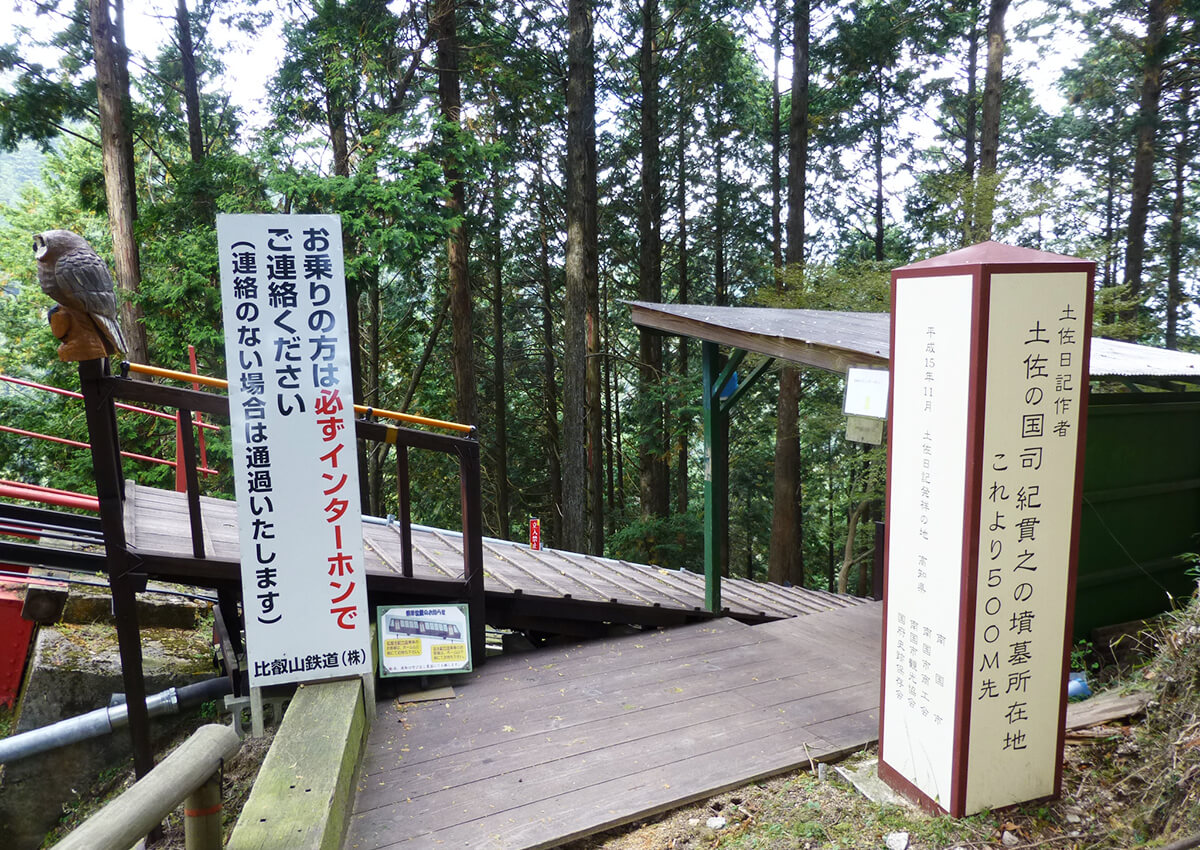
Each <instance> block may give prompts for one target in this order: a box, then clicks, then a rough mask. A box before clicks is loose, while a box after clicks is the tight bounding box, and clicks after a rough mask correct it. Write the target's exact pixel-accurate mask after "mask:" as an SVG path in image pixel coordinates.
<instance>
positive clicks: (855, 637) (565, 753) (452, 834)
mask: <svg viewBox="0 0 1200 850" xmlns="http://www.w3.org/2000/svg"><path fill="white" fill-rule="evenodd" d="M787 622H789V623H790V624H791V627H790V628H789V629H782V628H779V627H776V626H773V624H767V625H766V626H762V625H760V626H753V627H751V626H745V625H740V624H736V623H734V624H731V621H728V620H718V621H714V622H711V623H704V624H697V625H693V626H687V627H682V628H679V629H668V630H662V631H659V632H654V633H645V634H634V635H627V636H623V637H620V638H612V639H608V640H598V641H592V642H587V643H581V644H575V645H572V646H569V647H558V648H551V649H545V650H536V651H532V652H528V653H524V654H521V655H515V656H509V657H504V658H501V659H498V660H495V661H493V662H491V663H489V664H488V665H486V666H485V667H483V668H481V669H480V670H478V671H476V672H474V673H472V674H470V675H468V676H464V677H460V678H459V679H458V680H456V684H455V694H456V697H455V699H453V700H447V701H442V702H436V703H407V704H406V703H403V702H402V699H403V698H402V697H401V698H400V700H392V701H388V702H382V703H380V704H379V705H378V711H377V715H376V721H375V724H374V726H373V727H372V733H371V738H370V741H369V742H368V752H367V754H366V755H365V757H364V761H363V765H362V769H361V772H360V776H359V784H358V785H359V791H358V795H357V798H356V802H355V812H354V815H353V816H352V818H351V823H350V831H349V836H348V838H347V842H346V847H348V848H355V850H359V848H361V850H382V848H389V847H396V848H401V847H402V848H406V850H419V848H426V847H429V848H433V847H438V848H446V847H455V848H458V847H470V848H488V850H531V848H541V847H553V846H556V845H558V844H561V843H563V842H564V841H567V840H570V839H572V838H576V837H579V836H582V835H587V834H590V833H592V832H596V831H599V830H602V829H606V828H609V827H611V826H615V825H618V824H622V823H628V822H631V821H633V820H636V819H638V818H641V817H645V816H647V815H649V814H653V813H655V812H658V811H663V810H665V809H667V808H670V807H672V806H675V805H681V804H683V803H685V802H688V801H691V800H695V799H699V798H701V797H703V796H707V795H710V794H713V793H717V792H719V791H721V790H724V789H726V788H729V787H733V786H735V785H738V784H742V783H745V782H749V781H753V780H754V779H757V778H761V777H763V776H767V775H771V774H774V773H779V772H782V771H785V770H789V769H793V768H795V767H797V766H800V765H806V764H808V763H809V760H810V759H812V760H819V759H821V758H823V757H829V756H832V755H834V754H840V753H842V752H845V751H846V750H848V749H852V748H855V747H861V746H863V745H865V744H866V743H868V742H870V741H873V740H874V739H875V737H876V735H877V733H878V725H879V712H878V706H879V640H880V631H881V609H880V606H879V605H877V604H871V605H863V606H854V607H852V608H842V609H837V610H834V611H826V612H823V613H818V614H812V615H809V616H805V617H799V618H796V619H794V620H789V621H787Z"/></svg>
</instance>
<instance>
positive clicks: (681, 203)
mask: <svg viewBox="0 0 1200 850" xmlns="http://www.w3.org/2000/svg"><path fill="white" fill-rule="evenodd" d="M684 112H685V110H682V109H681V110H680V115H679V148H678V151H677V153H676V156H677V159H678V162H677V168H678V183H677V184H676V186H675V215H676V216H677V217H678V218H679V249H678V256H677V258H676V262H677V274H678V278H679V303H680V304H687V303H688V298H689V297H690V295H691V293H690V292H689V291H688V290H689V287H690V286H691V281H690V279H689V276H690V270H689V269H688V230H687V227H688V224H687V119H686V118H685V117H684ZM677 361H678V364H677V365H678V367H679V376H680V378H682V380H681V381H680V385H681V386H684V387H686V386H688V338H687V337H686V336H682V335H681V336H680V337H679V356H678V358H677ZM686 408H687V405H682V404H681V405H680V406H679V422H678V424H677V426H676V427H677V428H678V429H679V436H678V440H677V443H676V447H675V450H676V453H677V460H676V462H675V510H676V511H677V512H678V513H681V514H684V513H687V509H688V490H689V487H688V434H689V432H690V431H691V429H692V417H691V415H689V414H688V413H687V412H686Z"/></svg>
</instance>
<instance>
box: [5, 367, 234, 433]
mask: <svg viewBox="0 0 1200 850" xmlns="http://www.w3.org/2000/svg"><path fill="white" fill-rule="evenodd" d="M0 381H7V382H8V383H10V384H17V385H18V386H22V387H29V388H30V389H35V390H45V391H46V392H48V393H56V394H57V395H65V396H67V397H68V398H83V393H77V392H74V391H72V390H64V389H63V388H62V387H54V386H51V385H49V384H39V383H37V382H36V381H26V380H22V379H21V378H14V377H12V376H11V375H0ZM116 406H117V407H118V408H119V409H121V410H130V411H133V412H134V413H144V414H146V415H147V416H154V417H157V418H158V419H174V418H175V417H174V416H172V415H171V414H169V413H163V412H162V411H161V410H151V409H150V408H148V407H138V406H137V405H133V404H125V403H123V402H120V401H118V402H117V403H116ZM196 425H197V426H198V427H200V428H207V429H209V430H210V431H220V430H221V426H220V425H212V424H210V423H208V422H201V421H200V420H199V419H197V420H196Z"/></svg>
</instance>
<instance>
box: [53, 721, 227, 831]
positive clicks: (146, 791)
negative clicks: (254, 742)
mask: <svg viewBox="0 0 1200 850" xmlns="http://www.w3.org/2000/svg"><path fill="white" fill-rule="evenodd" d="M241 745H242V742H241V739H239V738H238V736H237V733H236V732H234V731H233V729H232V728H231V727H229V726H220V725H218V724H210V725H207V726H201V727H200V728H199V729H197V730H196V731H195V732H193V733H192V736H191V737H190V738H188V739H187V740H186V741H184V742H183V743H182V744H180V745H179V747H178V748H177V749H176V750H175V752H173V753H171V754H170V755H169V756H167V757H166V758H165V759H163V761H162V763H161V764H159V765H158V766H157V767H155V768H154V769H153V770H151V771H150V772H149V773H147V774H146V775H145V776H143V777H142V778H141V779H139V780H138V781H137V782H136V783H135V784H134V785H133V787H131V788H130V789H129V790H128V791H125V792H124V793H123V794H121V796H119V797H117V798H116V799H115V800H112V801H111V802H109V803H108V804H107V805H106V806H105V807H104V808H102V809H101V810H100V811H98V812H96V814H94V815H92V816H91V817H90V818H88V819H87V820H86V821H85V822H84V823H83V825H82V826H80V827H78V828H76V829H75V831H74V832H72V833H71V834H70V835H68V836H67V837H66V838H64V839H63V840H62V841H60V842H59V843H58V844H56V845H55V847H56V848H57V850H129V848H130V847H132V846H133V845H134V844H136V843H137V842H138V840H139V839H141V838H142V837H144V836H146V835H148V834H149V833H150V832H151V831H152V830H154V829H155V828H157V827H158V825H159V824H160V823H162V820H163V818H165V817H166V816H167V815H168V814H169V813H170V812H172V811H174V810H175V808H176V807H177V806H178V805H179V804H180V803H183V808H184V842H185V846H186V848H187V850H220V848H221V847H222V846H223V844H224V842H223V840H222V838H221V768H222V766H223V765H224V763H225V761H226V760H227V759H230V758H232V757H233V756H234V754H235V753H237V751H238V749H239V748H240V747H241Z"/></svg>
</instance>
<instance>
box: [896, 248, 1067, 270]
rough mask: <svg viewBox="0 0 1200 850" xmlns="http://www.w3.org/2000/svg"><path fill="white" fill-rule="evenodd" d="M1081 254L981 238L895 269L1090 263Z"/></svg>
mask: <svg viewBox="0 0 1200 850" xmlns="http://www.w3.org/2000/svg"><path fill="white" fill-rule="evenodd" d="M1090 262H1091V261H1090V260H1083V259H1080V258H1079V257H1068V256H1066V255H1064V254H1051V253H1050V252H1049V251H1037V250H1034V249H1033V248H1018V247H1017V246H1016V245H1005V244H1003V243H1001V242H980V243H979V244H977V245H971V246H969V247H966V248H959V249H958V250H957V251H951V252H950V253H948V254H941V255H939V256H937V257H930V258H929V259H928V260H920V261H919V262H916V263H909V264H908V265H907V266H902V267H901V268H898V269H896V271H898V272H906V271H918V270H921V269H934V268H946V267H947V266H991V265H1005V266H1013V265H1022V266H1028V265H1048V264H1051V263H1090Z"/></svg>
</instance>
